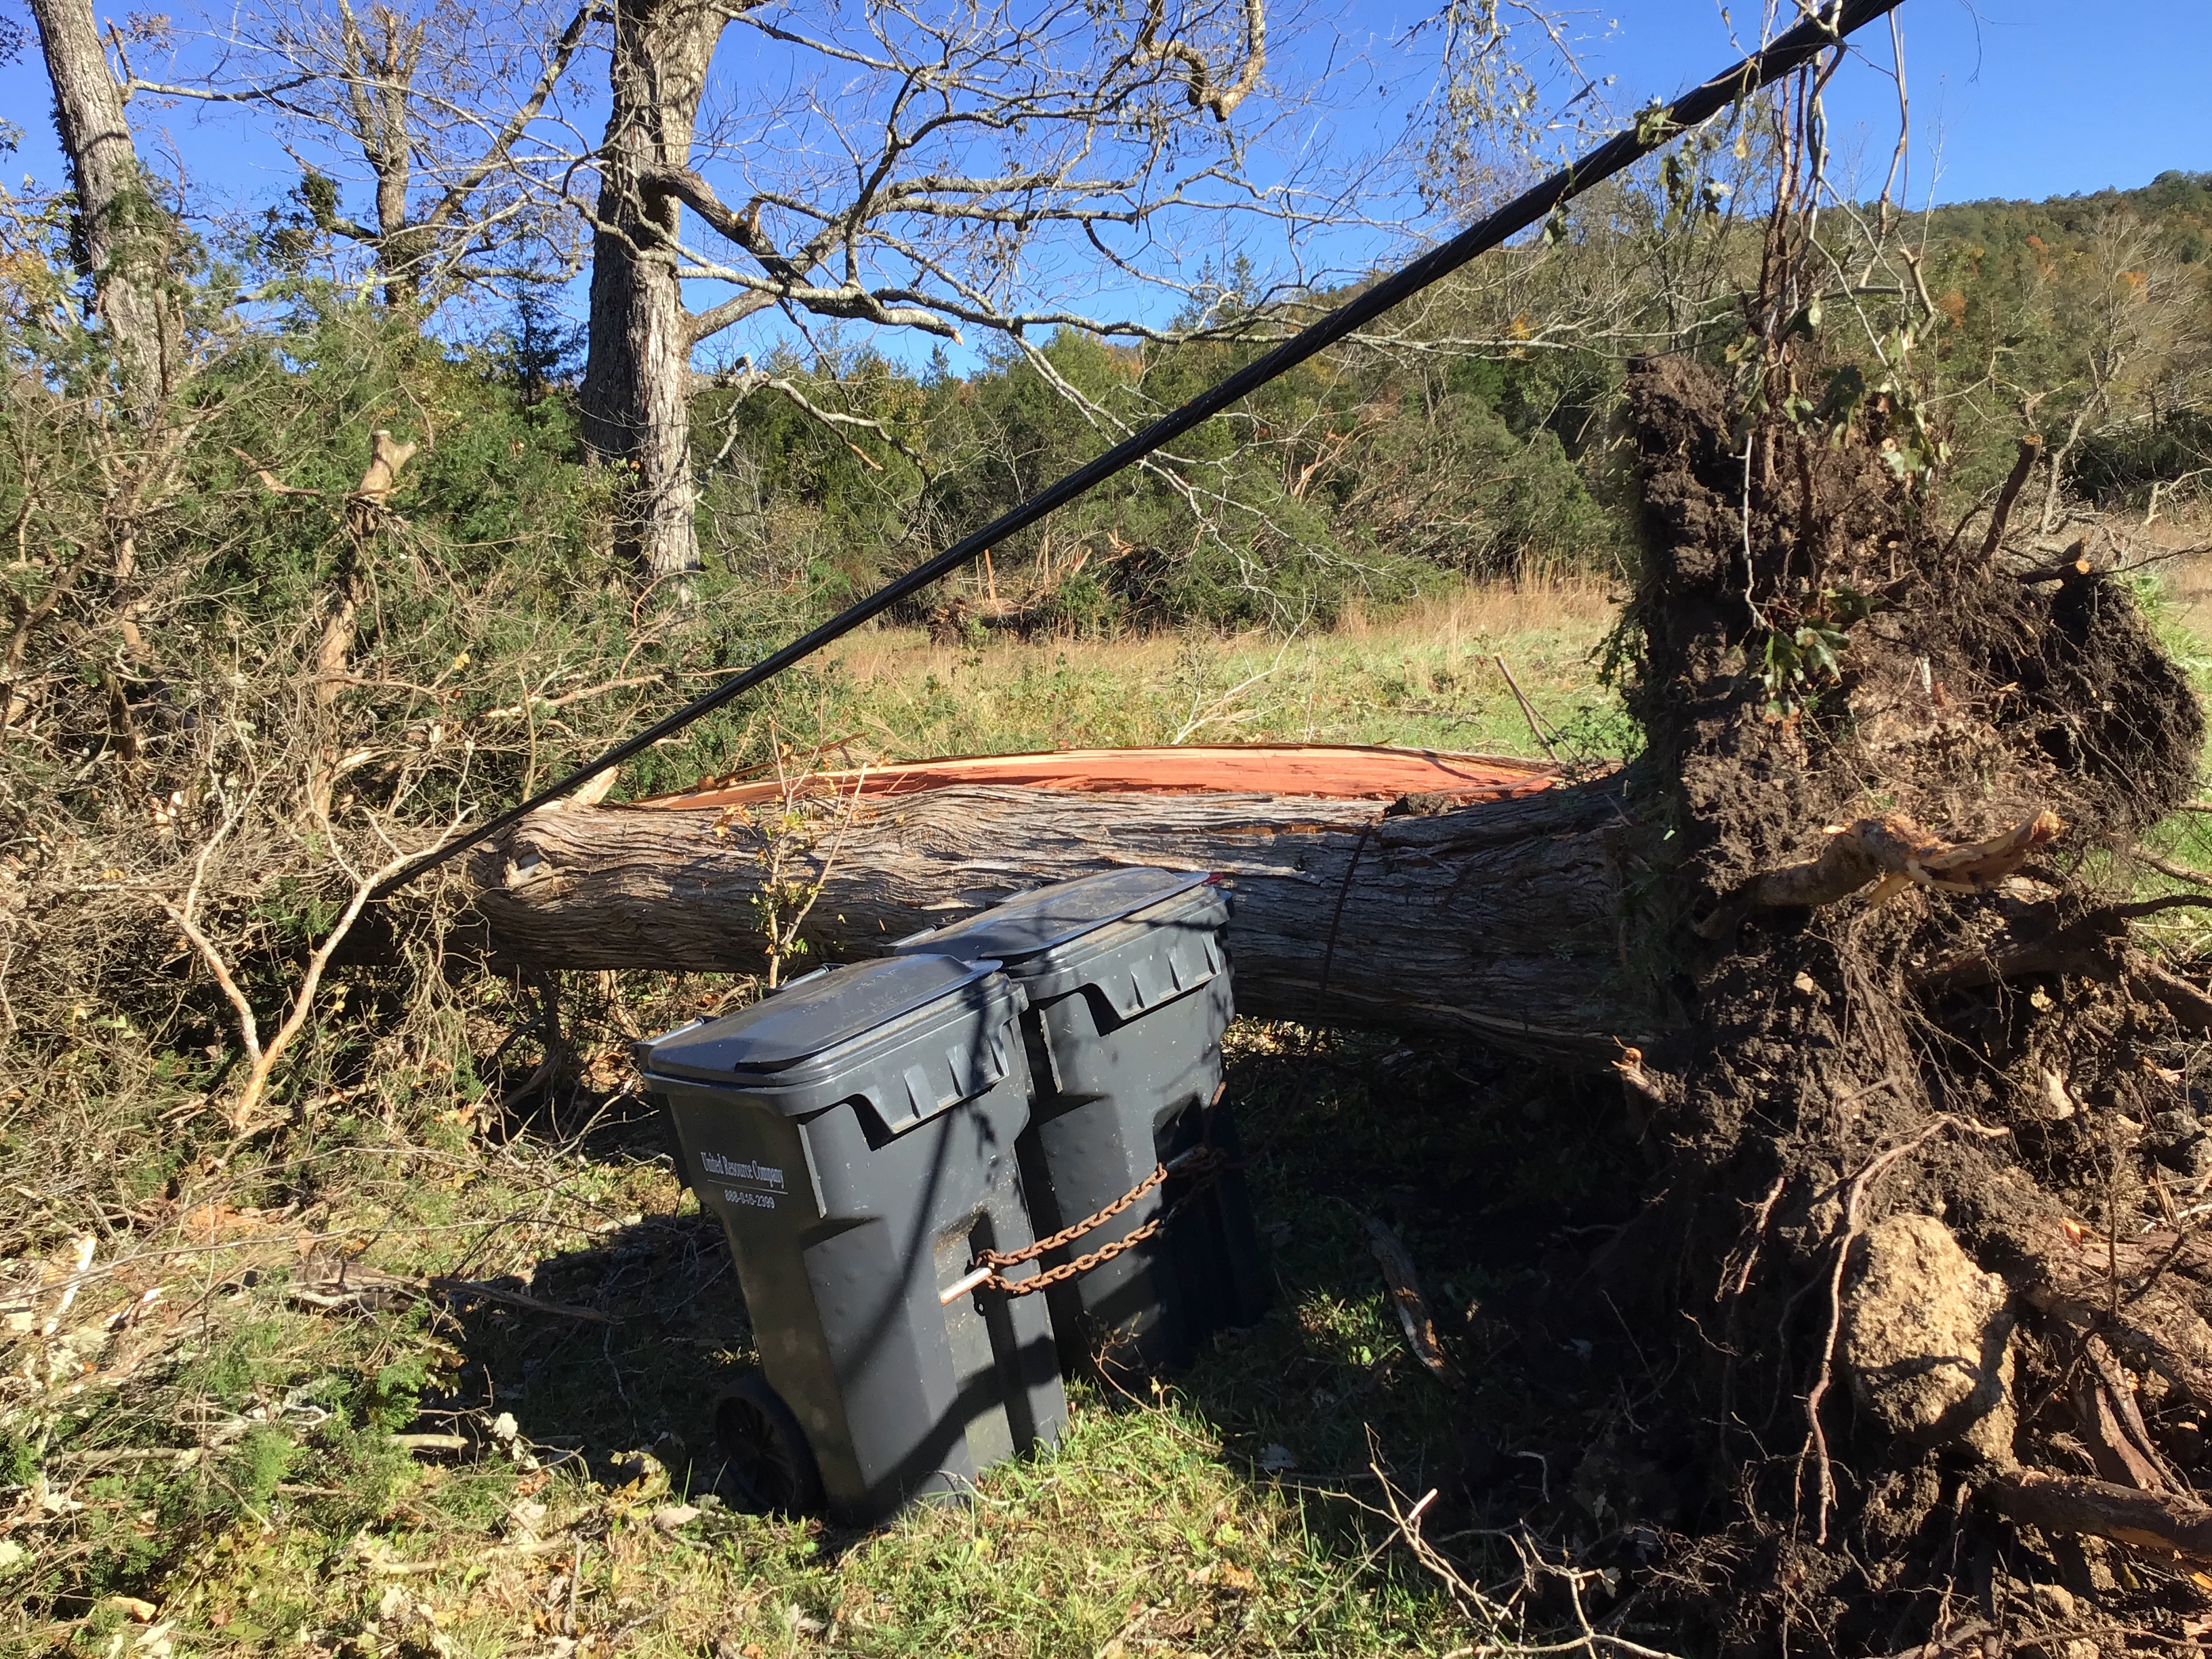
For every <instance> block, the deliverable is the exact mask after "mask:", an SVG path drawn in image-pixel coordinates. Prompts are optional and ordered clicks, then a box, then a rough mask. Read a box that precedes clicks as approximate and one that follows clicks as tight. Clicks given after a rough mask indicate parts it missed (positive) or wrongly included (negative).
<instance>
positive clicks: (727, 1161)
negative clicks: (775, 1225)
mask: <svg viewBox="0 0 2212 1659" xmlns="http://www.w3.org/2000/svg"><path fill="white" fill-rule="evenodd" d="M699 1164H700V1167H701V1168H702V1169H703V1170H705V1171H706V1172H707V1173H708V1175H710V1176H719V1177H720V1178H721V1179H722V1180H724V1181H748V1182H754V1183H755V1185H754V1186H753V1187H752V1188H733V1187H725V1188H722V1201H723V1202H724V1203H725V1204H734V1205H737V1206H739V1207H741V1208H744V1209H754V1210H773V1209H774V1208H775V1200H776V1195H777V1194H780V1193H781V1192H782V1191H783V1190H784V1185H783V1171H782V1170H780V1169H778V1168H776V1167H775V1165H774V1164H750V1163H746V1162H744V1161H742V1160H740V1159H738V1158H725V1157H723V1156H722V1154H721V1153H720V1152H702V1153H701V1154H700V1155H699Z"/></svg>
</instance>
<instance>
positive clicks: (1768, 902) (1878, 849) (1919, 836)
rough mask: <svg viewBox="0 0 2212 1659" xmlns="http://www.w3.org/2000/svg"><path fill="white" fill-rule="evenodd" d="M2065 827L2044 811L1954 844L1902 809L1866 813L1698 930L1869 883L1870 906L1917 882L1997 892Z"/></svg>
mask: <svg viewBox="0 0 2212 1659" xmlns="http://www.w3.org/2000/svg"><path fill="white" fill-rule="evenodd" d="M2064 828H2065V825H2064V824H2063V823H2061V822H2060V820H2059V817H2058V815H2057V813H2056V812H2051V811H2044V812H2039V813H2037V814H2036V816H2035V817H2032V818H2030V819H2028V820H2027V821H2026V822H2025V823H2021V824H2019V825H2017V826H2015V828H2013V829H2008V830H2007V831H2005V833H2004V834H2002V835H2001V836H1992V837H1990V839H1989V840H1987V841H1982V842H1971V843H1967V844H1965V845H1954V844H1952V843H1951V842H1944V841H1940V840H1938V839H1936V837H1935V836H1930V835H1929V833H1928V832H1927V831H1926V830H1925V829H1922V828H1921V827H1920V826H1919V825H1918V824H1917V823H1914V822H1913V821H1912V820H1911V818H1909V817H1905V814H1903V813H1901V812H1888V813H1884V814H1883V815H1882V816H1881V817H1872V818H1861V819H1860V820H1859V821H1858V822H1857V823H1852V824H1850V825H1847V826H1845V827H1844V828H1842V829H1833V830H1832V831H1830V836H1831V839H1830V840H1829V842H1828V844H1827V845H1826V847H1824V848H1821V849H1820V857H1819V858H1817V859H1813V860H1808V862H1806V863H1803V864H1793V865H1789V866H1785V867H1784V868H1782V869H1779V870H1770V871H1768V872H1765V874H1763V875H1759V876H1754V877H1753V878H1752V879H1751V880H1749V881H1747V882H1746V883H1744V884H1743V885H1742V886H1741V887H1739V888H1738V889H1737V890H1735V893H1733V894H1731V895H1730V896H1729V898H1728V899H1727V901H1726V902H1723V904H1722V905H1721V906H1720V908H1718V909H1717V910H1715V911H1714V912H1713V914H1712V915H1711V916H1709V917H1707V918H1706V919H1705V921H1704V922H1703V923H1701V924H1700V925H1699V927H1698V930H1697V931H1698V933H1699V934H1700V935H1701V936H1703V937H1704V938H1705V939H1725V938H1726V937H1727V936H1728V935H1729V934H1730V933H1734V932H1735V928H1736V927H1737V925H1738V924H1739V923H1741V921H1742V920H1743V919H1744V917H1745V916H1746V915H1749V914H1750V913H1751V912H1752V911H1753V910H1782V909H1813V908H1818V907H1820V906H1821V905H1824V904H1833V903H1835V902H1837V901H1838V899H1844V898H1848V897H1850V896H1851V895H1852V894H1853V893H1856V892H1858V891H1859V890H1861V889H1863V888H1864V887H1866V886H1868V885H1869V884H1875V890H1874V891H1873V892H1872V893H1871V894H1870V895H1869V897H1868V902H1869V904H1881V903H1882V902H1885V901H1887V899H1888V898H1889V897H1890V896H1892V895H1893V894H1894V893H1897V892H1899V891H1901V890H1904V889H1905V887H1907V886H1914V885H1917V886H1922V887H1928V888H1932V889H1934V890H1936V891H1937V892H1943V893H1986V892H1990V891H1991V890H1994V889H1995V888H1996V886H1997V884H1999V883H2000V882H2002V881H2003V880H2004V879H2005V878H2007V877H2008V876H2010V875H2013V874H2014V873H2015V872H2017V871H2018V870H2019V869H2020V866H2021V865H2022V864H2024V863H2026V862H2027V859H2028V855H2029V854H2032V853H2033V852H2035V851H2036V850H2037V849H2038V848H2042V847H2045V846H2048V845H2049V844H2050V843H2051V842H2053V841H2055V840H2056V839H2057V837H2058V836H2059V834H2060V832H2061V831H2062V830H2063V829H2064Z"/></svg>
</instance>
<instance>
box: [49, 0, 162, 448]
mask: <svg viewBox="0 0 2212 1659" xmlns="http://www.w3.org/2000/svg"><path fill="white" fill-rule="evenodd" d="M31 12H32V15H33V17H35V18H36V19H37V20H38V25H39V44H40V47H41V48H42V49H43V50H44V52H45V53H46V74H47V76H48V77H49V78H50V79H51V80H52V82H53V88H54V128H55V132H56V135H57V136H58V137H59V139H60V141H61V147H62V154H63V155H64V156H66V157H67V158H68V160H69V166H70V182H71V184H72V185H73V186H74V188H75V190H76V237H75V239H74V240H76V254H77V258H78V261H79V264H80V265H81V267H82V270H84V271H85V273H86V274H87V275H88V276H90V277H91V278H92V283H93V295H94V308H95V310H96V311H97V313H98V314H99V317H100V322H101V325H103V326H104V327H105V329H106V332H107V337H108V340H109V343H110V348H111V349H112V351H113V352H114V354H115V362H116V368H117V369H118V373H119V374H120V377H121V380H122V382H123V391H124V396H125V398H126V399H127V400H128V401H129V402H130V403H131V405H132V406H133V407H134V408H136V409H137V410H140V411H142V412H143V411H145V410H149V409H151V408H154V407H155V406H157V405H158V404H160V403H161V400H162V399H163V398H165V397H166V396H167V393H168V392H169V389H170V368H171V363H172V361H173V350H172V347H173V341H172V340H171V339H170V338H169V337H168V335H169V332H170V331H169V330H168V329H167V328H166V327H165V323H166V321H167V319H166V318H165V316H164V313H163V308H162V303H161V277H162V270H163V266H164V265H165V264H166V263H167V246H168V241H169V222H168V215H167V213H165V212H164V211H163V210H161V206H160V204H158V203H156V202H155V200H154V196H153V192H152V191H151V190H150V189H149V188H148V185H147V179H146V174H145V170H144V169H143V167H141V166H140V164H139V161H138V147H137V143H136V142H135V141H134V140H133V139H132V137H131V124H130V122H129V121H128V120H126V119H125V118H124V113H123V94H122V90H121V88H118V86H117V85H116V84H115V77H114V76H112V74H110V73H109V71H108V67H107V54H106V51H105V50H103V49H102V47H101V46H100V29H99V26H98V25H97V24H96V23H95V22H94V19H93V15H92V6H91V4H90V0H31Z"/></svg>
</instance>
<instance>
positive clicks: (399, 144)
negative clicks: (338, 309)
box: [338, 0, 429, 312]
mask: <svg viewBox="0 0 2212 1659" xmlns="http://www.w3.org/2000/svg"><path fill="white" fill-rule="evenodd" d="M338 15H339V22H340V31H341V33H340V39H341V40H342V41H343V44H344V49H345V57H346V69H347V70H348V73H349V79H348V81H347V83H346V98H347V103H348V106H349V110H350V112H351V114H352V117H353V125H354V137H355V138H356V140H358V141H359V143H360V144H361V153H362V156H363V158H364V159H366V160H367V161H368V167H369V171H370V173H373V174H374V176H375V179H376V268H377V271H378V274H379V275H380V276H381V277H382V278H383V286H384V303H385V305H386V307H388V308H389V309H391V310H393V311H403V312H408V311H412V310H413V308H414V307H415V306H416V304H417V303H418V301H420V300H421V298H422V269H421V260H422V256H423V255H424V254H425V253H426V252H428V249H427V247H425V246H423V243H424V240H425V239H424V237H423V236H422V233H421V232H420V231H414V234H410V231H411V230H413V227H410V225H409V223H408V222H407V209H408V203H407V192H408V187H409V185H410V184H411V183H412V182H413V177H414V167H415V138H414V133H413V130H412V123H411V122H410V120H409V118H408V100H409V99H410V97H411V96H412V95H413V94H414V88H415V71H416V67H417V66H418V65H419V64H421V63H422V37H423V35H424V33H425V32H426V31H427V30H428V27H429V20H428V18H427V17H426V18H421V19H418V20H417V21H416V22H415V24H414V25H413V26H412V27H409V26H408V24H407V23H406V22H405V21H404V19H402V18H401V17H400V16H399V15H398V14H397V13H394V12H391V11H386V10H382V9H379V10H378V11H377V12H376V13H375V14H374V21H375V23H376V26H377V27H378V29H379V30H380V32H381V33H382V36H383V39H382V40H380V42H379V43H378V46H376V47H375V48H374V49H372V48H371V46H369V43H368V40H367V39H366V37H364V36H363V35H362V31H361V25H360V24H359V22H358V21H356V19H355V17H354V15H353V8H352V7H351V6H349V5H348V4H346V3H345V0H339V7H338Z"/></svg>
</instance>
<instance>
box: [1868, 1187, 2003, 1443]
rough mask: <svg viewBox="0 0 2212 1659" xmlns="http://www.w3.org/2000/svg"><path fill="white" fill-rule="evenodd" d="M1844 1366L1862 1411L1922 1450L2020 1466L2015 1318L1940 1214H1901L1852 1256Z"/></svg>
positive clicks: (1999, 1284) (1994, 1280) (1872, 1232)
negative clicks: (2016, 1458) (1955, 1449)
mask: <svg viewBox="0 0 2212 1659" xmlns="http://www.w3.org/2000/svg"><path fill="white" fill-rule="evenodd" d="M1853 1257H1854V1261H1853V1264H1852V1267H1853V1275H1854V1277H1853V1282H1852V1284H1851V1285H1850V1290H1849V1291H1848V1293H1847V1295H1846V1297H1845V1301H1844V1364H1846V1365H1847V1366H1848V1367H1849V1370H1850V1380H1851V1392H1852V1394H1853V1395H1854V1396H1855V1397H1856V1398H1857V1401H1858V1403H1859V1405H1860V1407H1861V1408H1862V1409H1863V1410H1866V1411H1869V1412H1871V1413H1873V1414H1874V1415H1875V1417H1877V1418H1878V1419H1881V1423H1882V1425H1883V1426H1885V1427H1886V1428H1887V1429H1888V1430H1889V1431H1890V1432H1891V1433H1893V1434H1896V1435H1899V1436H1901V1437H1904V1438H1905V1439H1908V1440H1911V1441H1912V1442H1914V1443H1917V1444H1919V1445H1923V1446H1928V1447H1936V1446H1944V1445H1950V1444H1954V1443H1956V1444H1960V1445H1963V1446H1965V1447H1966V1448H1967V1449H1970V1450H1972V1451H1973V1452H1975V1453H1977V1454H1978V1455H1980V1456H1982V1457H1984V1458H1986V1459H1988V1460H1989V1461H1990V1462H1994V1463H2000V1464H2002V1463H2008V1462H2011V1460H2012V1437H2013V1431H2014V1428H2015V1424H2016V1421H2017V1416H2018V1413H2017V1412H2016V1411H2015V1407H2014V1403H2013V1395H2012V1371H2013V1363H2012V1347H2011V1342H2012V1332H2013V1323H2014V1320H2013V1315H2012V1311H2011V1309H2010V1307H2009V1305H2008V1298H2007V1296H2006V1293H2005V1285H2004V1281H2003V1280H2002V1279H2000V1278H1998V1277H1997V1276H1996V1274H1995V1273H1983V1272H1982V1271H1981V1270H1980V1269H1979V1268H1978V1267H1975V1266H1974V1264H1973V1262H1972V1260H1971V1259H1970V1258H1969V1257H1968V1256H1967V1255H1966V1252H1965V1251H1964V1250H1962V1249H1960V1248H1959V1241H1958V1240H1957V1239H1956V1238H1954V1237H1952V1236H1951V1230H1950V1229H1949V1228H1948V1227H1947V1226H1945V1225H1943V1224H1942V1221H1940V1220H1939V1219H1937V1218H1936V1217H1934V1216H1932V1215H1893V1216H1891V1217H1890V1218H1888V1219H1887V1220H1886V1221H1883V1222H1881V1223H1879V1224H1877V1225H1875V1226H1874V1227H1873V1228H1871V1229H1869V1231H1868V1232H1867V1234H1866V1236H1865V1237H1863V1238H1862V1239H1860V1240H1859V1241H1858V1243H1857V1248H1856V1249H1854V1251H1853Z"/></svg>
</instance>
